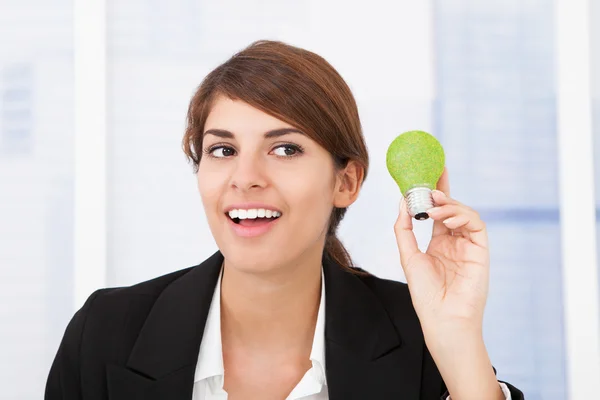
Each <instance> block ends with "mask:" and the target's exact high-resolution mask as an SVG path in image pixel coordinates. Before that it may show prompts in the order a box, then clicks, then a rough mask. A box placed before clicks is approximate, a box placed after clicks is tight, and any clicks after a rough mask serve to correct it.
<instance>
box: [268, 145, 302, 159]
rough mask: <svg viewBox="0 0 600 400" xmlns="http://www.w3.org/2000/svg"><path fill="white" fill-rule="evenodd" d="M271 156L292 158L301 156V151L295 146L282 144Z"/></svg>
mask: <svg viewBox="0 0 600 400" xmlns="http://www.w3.org/2000/svg"><path fill="white" fill-rule="evenodd" d="M273 154H275V155H276V156H279V157H294V156H297V155H300V154H302V149H301V148H300V146H297V145H295V144H282V145H280V146H277V147H275V148H274V149H273Z"/></svg>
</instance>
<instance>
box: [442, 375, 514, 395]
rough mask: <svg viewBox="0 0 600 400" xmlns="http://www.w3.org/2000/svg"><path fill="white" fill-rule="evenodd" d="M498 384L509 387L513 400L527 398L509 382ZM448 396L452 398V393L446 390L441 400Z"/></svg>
mask: <svg viewBox="0 0 600 400" xmlns="http://www.w3.org/2000/svg"><path fill="white" fill-rule="evenodd" d="M492 368H494V367H492ZM494 375H496V368H494ZM498 382H502V383H504V384H505V385H506V386H507V387H508V390H510V397H511V399H512V400H525V396H523V392H521V391H520V390H519V389H517V388H516V387H514V386H513V385H511V384H510V383H508V382H504V381H498ZM448 396H450V393H448V390H446V391H445V392H444V394H443V395H442V396H441V397H440V400H446V399H447V398H448Z"/></svg>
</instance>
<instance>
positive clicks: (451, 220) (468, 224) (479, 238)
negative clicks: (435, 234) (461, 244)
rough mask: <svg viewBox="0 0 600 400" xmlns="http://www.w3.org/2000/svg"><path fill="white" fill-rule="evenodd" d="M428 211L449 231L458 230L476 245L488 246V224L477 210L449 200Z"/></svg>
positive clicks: (432, 217)
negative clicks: (486, 224)
mask: <svg viewBox="0 0 600 400" xmlns="http://www.w3.org/2000/svg"><path fill="white" fill-rule="evenodd" d="M427 213H428V214H429V217H430V218H431V219H433V220H434V221H435V222H436V223H440V224H442V225H443V226H444V227H445V229H447V230H448V231H450V230H454V231H458V232H460V233H461V234H462V235H463V236H464V237H466V238H468V239H470V240H471V241H472V242H473V243H475V244H476V245H478V246H481V247H487V245H488V239H487V232H486V226H485V223H484V222H483V221H482V220H481V217H480V216H479V214H478V213H477V212H476V211H475V210H473V209H471V208H469V207H467V206H465V205H463V204H461V203H459V202H457V201H456V200H448V201H446V202H445V204H443V205H440V206H437V207H434V208H431V209H429V210H428V211H427Z"/></svg>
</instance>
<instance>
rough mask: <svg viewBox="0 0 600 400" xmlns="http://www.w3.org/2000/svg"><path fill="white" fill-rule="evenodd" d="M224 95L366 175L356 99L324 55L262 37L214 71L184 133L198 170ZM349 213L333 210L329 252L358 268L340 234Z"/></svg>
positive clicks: (338, 163) (192, 105)
mask: <svg viewBox="0 0 600 400" xmlns="http://www.w3.org/2000/svg"><path fill="white" fill-rule="evenodd" d="M218 95H224V96H227V97H229V98H231V99H233V100H241V101H243V102H245V103H248V104H250V105H251V106H253V107H255V108H257V109H259V110H261V111H263V112H265V113H267V114H269V115H271V116H274V117H275V118H278V119H280V120H282V121H285V122H287V123H288V124H290V125H292V126H294V127H296V128H297V129H300V130H302V131H303V132H304V133H305V134H306V135H307V136H308V137H310V138H311V139H313V140H314V141H315V142H317V143H318V144H319V145H321V146H322V147H323V148H325V149H326V150H327V151H328V152H329V153H330V154H331V156H332V157H333V160H334V164H335V166H336V168H337V169H341V168H344V167H345V166H346V164H347V163H348V161H349V160H354V161H356V162H357V163H358V164H359V165H360V166H361V167H362V168H363V170H364V175H363V176H364V177H366V175H367V169H368V166H369V156H368V154H367V147H366V144H365V141H364V137H363V134H362V128H361V124H360V119H359V116H358V109H357V106H356V101H355V100H354V96H353V95H352V92H351V91H350V88H349V87H348V85H347V84H346V82H344V80H343V79H342V77H341V76H340V74H339V73H338V72H337V71H336V70H335V69H334V68H333V67H332V66H331V65H330V64H329V63H328V62H327V61H325V59H323V58H322V57H320V56H319V55H317V54H315V53H312V52H310V51H307V50H304V49H301V48H298V47H294V46H291V45H288V44H285V43H282V42H279V41H267V40H260V41H257V42H254V43H252V44H251V45H250V46H248V47H247V48H245V49H243V50H242V51H240V52H238V53H237V54H235V55H233V57H231V58H230V59H229V60H227V61H226V62H225V63H223V64H221V65H220V66H218V67H217V68H216V69H214V70H213V71H212V72H211V73H209V74H208V75H207V76H206V78H204V80H203V81H202V83H201V84H200V86H199V88H198V90H197V91H196V93H195V94H194V96H193V97H192V100H191V102H190V105H189V108H188V113H187V128H186V131H185V135H184V137H183V149H184V152H185V154H186V155H187V157H188V160H191V161H192V162H193V164H194V172H195V173H197V172H198V165H199V163H200V157H201V155H202V137H203V133H204V123H205V122H206V118H207V117H208V114H209V112H210V109H211V106H212V103H213V101H214V99H215V98H216V97H217V96H218ZM363 180H364V179H363ZM360 184H362V182H360ZM345 213H346V209H345V208H334V209H333V211H332V213H331V218H330V221H329V228H328V231H327V238H326V242H325V252H326V255H327V256H329V257H330V258H331V259H332V260H333V261H335V262H337V263H338V264H340V265H341V266H343V267H346V268H350V269H352V270H354V271H356V270H355V269H353V268H352V267H354V264H353V262H352V259H351V258H350V255H349V254H348V251H347V250H346V249H345V248H344V246H343V245H342V243H341V242H340V240H339V239H338V237H337V236H336V231H337V228H338V225H339V223H340V221H341V220H342V218H343V217H344V214H345Z"/></svg>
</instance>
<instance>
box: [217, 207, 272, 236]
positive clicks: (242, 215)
mask: <svg viewBox="0 0 600 400" xmlns="http://www.w3.org/2000/svg"><path fill="white" fill-rule="evenodd" d="M225 215H226V216H227V219H228V220H229V225H230V226H231V227H232V229H233V231H234V233H235V234H236V235H238V236H241V237H256V236H260V235H262V234H264V233H266V232H268V231H269V230H270V229H271V228H272V226H273V225H275V223H276V222H277V221H278V220H279V218H281V216H282V213H281V211H279V210H278V209H276V208H274V207H272V206H269V205H266V204H261V203H252V204H240V205H235V206H230V207H228V208H227V209H226V212H225Z"/></svg>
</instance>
